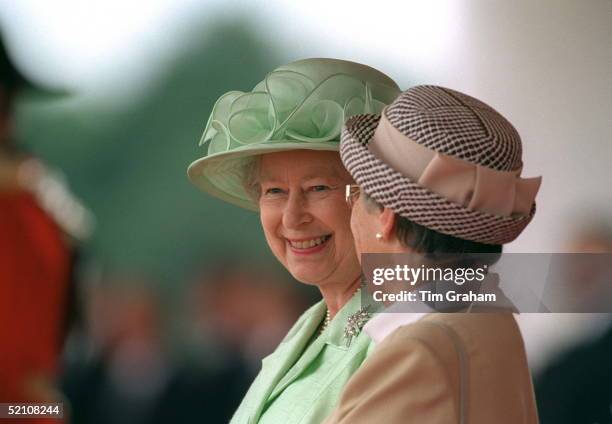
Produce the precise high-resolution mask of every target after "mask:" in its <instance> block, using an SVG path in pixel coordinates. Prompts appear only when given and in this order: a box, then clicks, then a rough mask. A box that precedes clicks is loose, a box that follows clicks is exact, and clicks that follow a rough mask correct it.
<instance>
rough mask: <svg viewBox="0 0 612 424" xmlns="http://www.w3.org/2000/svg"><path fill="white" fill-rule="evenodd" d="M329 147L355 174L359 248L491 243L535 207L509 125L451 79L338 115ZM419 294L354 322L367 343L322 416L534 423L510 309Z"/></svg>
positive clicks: (422, 250) (521, 224) (486, 246)
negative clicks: (337, 136) (437, 301)
mask: <svg viewBox="0 0 612 424" xmlns="http://www.w3.org/2000/svg"><path fill="white" fill-rule="evenodd" d="M340 150H341V158H342V161H343V163H344V165H345V166H346V168H347V169H348V171H349V173H350V174H351V175H352V177H353V178H354V179H355V181H356V183H357V185H356V186H349V187H347V201H349V204H351V205H352V214H351V229H352V231H353V235H354V238H355V246H356V250H357V253H358V254H363V253H374V252H376V253H412V254H414V255H416V256H417V257H418V255H421V256H420V257H422V258H428V257H432V256H436V255H438V254H440V253H451V254H461V253H467V252H469V253H474V252H476V253H491V254H493V255H495V254H499V253H501V250H502V245H503V244H505V243H509V242H511V241H512V240H514V239H515V238H516V237H517V236H518V235H519V234H520V233H521V231H522V230H523V229H524V228H525V227H526V226H527V224H528V223H529V222H530V221H531V219H532V218H533V216H534V213H535V201H534V199H535V195H536V193H537V191H538V189H539V186H540V181H541V179H540V178H531V179H524V178H521V176H520V173H521V168H522V160H521V140H520V137H519V135H518V133H517V132H516V130H515V129H514V127H513V126H512V125H511V124H510V123H509V122H508V121H507V120H506V119H505V118H504V117H503V116H501V115H500V114H499V113H498V112H496V111H495V110H493V109H492V108H491V107H490V106H488V105H486V104H484V103H483V102H481V101H479V100H477V99H475V98H473V97H470V96H467V95H465V94H462V93H459V92H457V91H454V90H449V89H446V88H442V87H437V86H418V87H413V88H411V89H409V90H407V91H405V92H404V93H402V94H401V95H400V96H399V97H398V98H397V99H396V100H395V101H394V102H393V103H392V104H391V105H389V106H388V107H386V108H385V109H383V112H382V114H381V115H373V114H371V115H359V116H356V117H353V118H351V119H349V120H348V121H347V122H346V124H345V127H344V129H343V133H342V141H341V149H340ZM362 259H363V258H362ZM362 265H363V264H362ZM394 306H396V305H393V306H391V307H394ZM421 306H422V307H423V308H422V309H420V310H419V313H416V312H413V313H381V314H379V315H378V316H376V317H375V318H373V319H371V320H370V321H369V322H368V323H367V324H366V325H365V327H364V331H365V332H366V333H367V334H368V335H369V336H370V337H372V339H373V340H374V342H375V343H376V348H375V350H374V353H373V354H372V355H371V356H370V357H369V358H368V360H367V361H366V362H365V363H364V365H363V366H362V367H361V368H360V369H359V370H358V371H357V372H356V373H355V374H354V375H353V377H352V378H351V379H350V380H349V382H348V384H347V386H346V387H345V389H344V391H343V394H342V396H341V399H340V402H339V404H338V405H337V407H336V408H335V410H334V412H333V413H332V414H331V415H330V417H328V419H327V421H326V423H327V424H330V423H351V424H359V423H375V422H379V423H385V424H390V423H402V424H404V423H427V424H432V423H471V424H474V423H482V424H485V423H486V424H489V423H496V424H505V423H507V424H519V423H537V421H538V420H537V411H536V407H535V401H534V396H533V388H532V383H531V376H530V374H529V370H528V368H527V360H526V355H525V350H524V345H523V340H522V338H521V335H520V332H519V329H518V327H517V324H516V322H515V319H514V317H513V315H512V313H510V312H509V311H510V310H505V312H503V313H487V314H474V313H471V314H470V313H451V314H448V313H439V312H438V310H434V309H432V308H429V310H428V305H426V304H422V305H421ZM427 312H429V313H427Z"/></svg>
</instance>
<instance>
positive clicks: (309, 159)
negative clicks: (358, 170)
mask: <svg viewBox="0 0 612 424" xmlns="http://www.w3.org/2000/svg"><path fill="white" fill-rule="evenodd" d="M258 170H259V179H260V181H268V180H281V179H287V178H291V179H297V180H308V179H315V178H333V179H342V180H344V179H347V180H350V175H349V174H348V172H347V171H346V169H344V166H343V165H342V162H341V160H340V155H339V154H338V152H332V151H313V150H292V151H288V152H277V153H268V154H264V155H261V157H260V158H259V166H258Z"/></svg>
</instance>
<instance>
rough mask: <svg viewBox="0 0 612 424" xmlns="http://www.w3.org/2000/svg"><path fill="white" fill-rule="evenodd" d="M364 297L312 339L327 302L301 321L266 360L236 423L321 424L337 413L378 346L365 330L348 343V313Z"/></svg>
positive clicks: (357, 298) (355, 301) (308, 313)
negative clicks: (343, 394) (351, 382)
mask: <svg viewBox="0 0 612 424" xmlns="http://www.w3.org/2000/svg"><path fill="white" fill-rule="evenodd" d="M360 307H361V296H359V294H357V295H355V296H353V298H352V299H351V300H350V301H349V302H348V303H347V304H346V305H344V307H343V308H342V309H341V310H340V311H339V312H338V314H337V315H336V316H335V317H334V319H333V320H332V322H331V323H330V325H329V327H328V328H327V329H326V330H325V332H323V334H321V335H320V336H318V337H316V338H315V339H314V340H313V341H312V342H311V343H310V344H308V342H309V341H310V340H311V338H312V337H313V336H314V334H315V332H316V331H317V330H318V328H319V325H320V324H321V321H322V320H323V318H324V315H325V312H326V306H325V303H324V302H323V301H320V302H318V303H317V304H315V305H313V306H312V307H311V308H309V309H308V310H307V311H306V312H304V314H303V315H302V316H301V317H300V318H299V319H298V321H297V322H296V323H295V325H294V326H293V328H292V329H291V330H290V331H289V333H288V334H287V336H286V337H285V339H284V340H283V341H282V342H281V343H280V345H279V346H278V347H277V348H276V350H275V351H274V352H273V353H272V354H271V355H269V356H267V357H266V358H264V359H263V361H262V367H261V371H260V372H259V375H258V376H257V378H256V379H255V381H254V382H253V384H252V385H251V387H250V389H249V391H248V392H247V394H246V396H245V397H244V399H243V400H242V403H241V404H240V406H239V407H238V410H237V411H236V413H235V414H234V417H233V418H232V421H231V423H232V424H255V423H258V424H276V423H278V424H294V423H295V424H297V423H300V424H305V423H317V424H318V423H320V422H322V421H323V420H324V419H325V418H326V417H327V415H329V413H330V412H331V411H332V409H333V408H334V406H336V403H337V401H338V399H339V397H340V393H341V392H342V389H343V388H344V386H345V384H346V382H347V381H348V379H349V378H350V377H351V375H352V374H353V373H354V372H355V371H356V370H357V369H358V368H359V366H360V365H361V363H362V362H363V361H364V360H365V358H366V357H367V356H368V355H369V353H370V351H371V350H372V349H373V348H374V343H373V342H372V340H371V339H370V337H369V336H368V335H367V334H365V333H364V332H360V333H359V335H358V336H357V337H354V338H353V339H352V341H351V343H350V346H348V347H347V340H346V339H345V337H344V329H345V327H346V324H347V320H348V318H349V316H351V315H352V314H354V313H356V312H357V311H359V309H360Z"/></svg>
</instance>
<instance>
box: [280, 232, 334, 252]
mask: <svg viewBox="0 0 612 424" xmlns="http://www.w3.org/2000/svg"><path fill="white" fill-rule="evenodd" d="M330 238H331V234H328V235H326V236H321V237H316V238H313V239H309V240H299V241H297V240H296V241H293V240H289V239H287V242H288V243H289V245H290V246H291V247H292V248H294V249H297V250H307V249H312V248H313V247H317V246H321V245H322V244H324V243H326V242H327V241H328V240H329V239H330Z"/></svg>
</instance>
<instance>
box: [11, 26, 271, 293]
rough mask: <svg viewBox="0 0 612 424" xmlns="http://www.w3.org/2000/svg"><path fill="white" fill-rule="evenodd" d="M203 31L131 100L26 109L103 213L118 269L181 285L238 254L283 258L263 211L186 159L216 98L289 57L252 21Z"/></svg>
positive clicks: (33, 131) (98, 239)
mask: <svg viewBox="0 0 612 424" xmlns="http://www.w3.org/2000/svg"><path fill="white" fill-rule="evenodd" d="M191 41H192V44H191V45H190V46H186V47H185V48H184V49H182V50H181V51H180V52H176V55H175V56H176V60H175V61H174V62H173V63H169V64H167V67H166V68H165V72H164V73H163V74H162V76H161V77H160V78H159V80H158V81H156V83H155V84H153V85H152V89H151V90H150V91H149V92H148V93H147V94H146V95H145V96H143V97H142V98H140V99H137V100H136V101H134V102H131V103H130V104H129V106H125V105H121V103H120V104H119V105H118V106H116V107H115V106H114V105H113V104H112V103H111V104H110V105H109V104H105V103H103V102H92V101H88V102H78V101H77V102H70V101H61V100H60V101H54V102H51V103H48V104H44V105H38V106H37V105H31V106H30V107H27V105H26V107H23V108H22V110H23V113H22V115H21V116H20V119H19V129H20V134H21V136H22V139H23V140H24V144H25V146H26V147H27V149H28V150H30V151H31V152H33V153H35V154H36V155H38V156H40V157H41V158H43V159H45V160H46V161H47V162H48V163H50V164H51V165H53V166H56V167H58V168H59V169H61V170H62V171H63V172H64V173H65V174H66V176H67V179H68V181H69V184H70V187H71V189H72V191H73V192H74V193H76V195H77V196H78V197H79V198H80V199H82V201H83V202H84V203H85V204H86V205H87V206H88V207H89V208H90V209H91V210H92V211H93V213H94V214H95V216H96V220H97V227H96V232H95V235H94V236H93V238H92V239H91V240H90V241H89V242H88V244H87V245H86V246H85V248H86V250H87V251H88V253H89V255H90V256H92V257H93V258H94V260H95V261H97V262H99V263H101V264H102V266H103V269H105V270H106V271H107V272H109V273H111V274H113V273H120V272H137V273H140V274H142V275H146V276H152V277H153V278H154V280H156V281H158V282H161V283H163V284H177V283H181V282H183V281H184V279H185V278H186V277H187V276H188V275H189V274H190V273H192V272H193V271H194V270H195V269H197V268H204V267H206V265H207V264H210V263H211V262H214V261H217V260H219V259H220V258H222V257H224V256H226V255H232V256H233V257H235V258H240V255H242V256H243V257H244V258H248V259H249V260H251V261H252V260H257V261H258V262H266V261H268V262H270V263H273V262H274V259H273V258H272V256H271V254H270V252H269V249H268V247H267V245H266V243H265V240H264V238H263V235H262V231H261V228H260V224H259V217H258V215H257V214H255V213H253V212H249V211H245V210H241V209H239V208H237V207H235V206H231V205H229V204H225V203H223V202H221V201H218V200H216V199H213V198H212V197H209V196H207V195H205V194H203V193H201V192H199V191H198V190H197V189H196V188H195V187H193V186H192V185H191V184H190V183H189V182H188V180H187V177H186V168H187V166H188V164H189V163H190V162H191V161H193V160H194V159H196V158H197V157H200V156H202V155H203V154H204V152H205V147H198V146H197V143H198V141H199V139H200V136H201V134H202V131H203V129H204V126H205V125H206V120H207V118H208V114H209V112H210V110H211V108H212V106H213V103H214V101H215V100H216V99H217V98H218V97H219V96H220V95H221V94H223V93H224V92H226V91H229V90H234V89H238V90H245V91H246V90H250V89H251V88H252V87H253V86H254V85H255V84H256V83H257V82H259V81H260V80H261V79H263V77H264V75H265V74H266V73H267V72H269V71H270V70H272V69H274V68H275V67H277V66H278V65H280V64H281V63H282V62H283V57H282V55H281V53H280V52H279V51H278V49H277V48H276V47H275V46H271V45H269V43H267V42H266V41H264V40H263V39H261V38H260V37H259V35H258V34H257V33H256V32H255V31H254V30H253V29H251V28H250V27H249V25H248V24H247V23H245V22H234V23H224V24H217V25H216V26H215V27H212V28H209V29H207V30H206V31H203V32H202V33H200V34H199V35H198V36H196V37H194V38H193V39H192V40H191ZM124 89H125V87H122V86H121V84H119V85H118V86H117V87H116V90H117V95H118V96H119V95H120V94H121V91H122V90H124ZM109 106H110V107H109Z"/></svg>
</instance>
